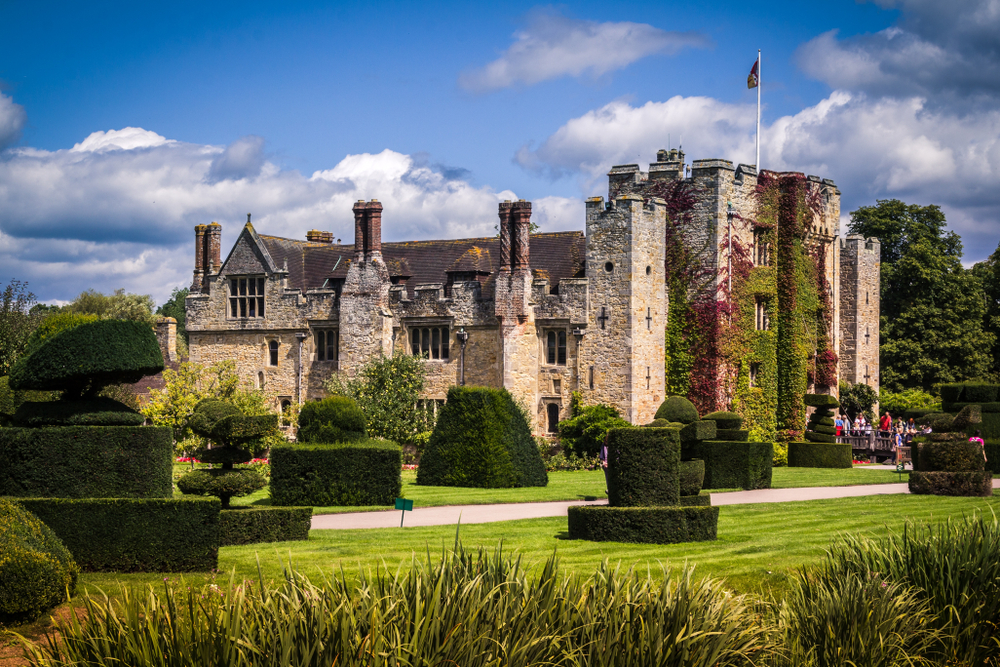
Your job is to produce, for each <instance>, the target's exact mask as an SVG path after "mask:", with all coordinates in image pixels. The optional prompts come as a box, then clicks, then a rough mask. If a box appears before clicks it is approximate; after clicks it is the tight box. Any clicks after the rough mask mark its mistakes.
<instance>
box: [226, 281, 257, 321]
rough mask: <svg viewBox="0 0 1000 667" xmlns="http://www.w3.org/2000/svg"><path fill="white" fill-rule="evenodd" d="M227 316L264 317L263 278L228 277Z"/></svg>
mask: <svg viewBox="0 0 1000 667" xmlns="http://www.w3.org/2000/svg"><path fill="white" fill-rule="evenodd" d="M229 317H239V318H251V317H253V318H261V317H264V279H263V278H257V277H250V278H230V279H229Z"/></svg>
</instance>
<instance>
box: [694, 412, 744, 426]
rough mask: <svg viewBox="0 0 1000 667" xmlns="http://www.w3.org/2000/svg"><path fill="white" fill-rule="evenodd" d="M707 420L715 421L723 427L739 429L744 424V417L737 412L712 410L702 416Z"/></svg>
mask: <svg viewBox="0 0 1000 667" xmlns="http://www.w3.org/2000/svg"><path fill="white" fill-rule="evenodd" d="M702 419H703V420H705V421H714V422H715V424H716V426H718V427H719V428H721V429H730V430H739V428H740V427H741V426H743V417H740V416H739V415H738V414H736V413H735V412H710V413H709V414H707V415H705V416H704V417H702Z"/></svg>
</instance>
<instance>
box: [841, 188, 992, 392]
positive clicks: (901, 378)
mask: <svg viewBox="0 0 1000 667" xmlns="http://www.w3.org/2000/svg"><path fill="white" fill-rule="evenodd" d="M946 224H947V223H946V220H945V216H944V213H942V211H941V209H940V208H938V207H937V206H934V205H931V206H917V205H913V204H905V203H903V202H901V201H899V200H896V199H890V200H879V201H878V203H877V204H876V205H875V206H863V207H861V208H860V209H858V210H857V211H854V212H853V213H851V223H850V226H849V230H850V232H851V233H852V234H861V235H862V236H865V237H871V236H874V237H876V238H878V239H879V240H880V241H881V242H882V256H881V259H882V273H881V290H880V291H881V305H882V313H881V315H882V317H881V338H882V340H881V346H880V348H879V352H880V357H881V362H880V363H881V368H882V373H881V384H882V386H883V387H885V388H886V389H889V390H890V391H901V390H903V389H907V388H922V389H924V390H930V389H933V387H934V385H936V384H938V383H941V382H954V381H958V380H968V379H977V378H982V377H985V376H986V375H987V374H988V372H989V368H990V355H989V351H990V350H992V348H993V345H994V343H995V336H994V335H993V334H992V333H990V332H988V331H985V330H984V328H983V317H984V315H985V312H986V303H985V298H986V297H985V294H984V292H983V284H982V281H981V280H980V279H979V277H978V276H977V275H975V273H973V272H972V271H968V270H966V269H964V268H963V267H962V262H961V258H962V242H961V238H960V237H959V236H958V234H956V233H955V232H952V231H949V230H947V229H946V228H945V226H946Z"/></svg>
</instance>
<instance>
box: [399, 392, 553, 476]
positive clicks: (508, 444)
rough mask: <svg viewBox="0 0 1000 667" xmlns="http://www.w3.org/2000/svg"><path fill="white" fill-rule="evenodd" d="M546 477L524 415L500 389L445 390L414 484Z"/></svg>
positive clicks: (508, 395)
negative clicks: (445, 400)
mask: <svg viewBox="0 0 1000 667" xmlns="http://www.w3.org/2000/svg"><path fill="white" fill-rule="evenodd" d="M548 481H549V480H548V473H546V472H545V464H544V463H542V457H541V455H540V454H539V452H538V447H537V446H536V445H535V440H534V438H533V437H532V436H531V428H530V427H529V426H528V420H527V418H526V417H525V415H524V413H523V412H522V411H521V410H520V409H518V407H517V405H516V404H515V403H514V399H513V398H512V397H511V395H510V394H509V393H508V392H507V390H506V389H490V388H486V387H452V388H451V389H449V390H448V401H447V402H446V403H445V405H444V408H442V409H441V411H440V413H439V415H438V421H437V426H435V427H434V433H433V434H432V435H431V439H430V441H429V442H428V443H427V447H426V449H425V450H424V453H423V456H421V458H420V468H419V469H418V470H417V484H427V485H432V486H470V487H480V488H510V487H517V486H545V485H546V484H548Z"/></svg>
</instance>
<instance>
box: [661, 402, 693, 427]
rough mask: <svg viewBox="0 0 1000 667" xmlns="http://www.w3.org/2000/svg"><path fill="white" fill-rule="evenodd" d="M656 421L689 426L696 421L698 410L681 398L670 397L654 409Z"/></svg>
mask: <svg viewBox="0 0 1000 667" xmlns="http://www.w3.org/2000/svg"><path fill="white" fill-rule="evenodd" d="M654 416H655V418H656V419H666V420H667V421H671V422H680V423H682V424H690V423H691V422H696V421H698V410H697V408H695V407H694V403H692V402H691V401H689V400H688V399H686V398H684V397H683V396H670V397H669V398H667V400H665V401H663V403H661V404H660V407H659V408H657V409H656V415H654Z"/></svg>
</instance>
